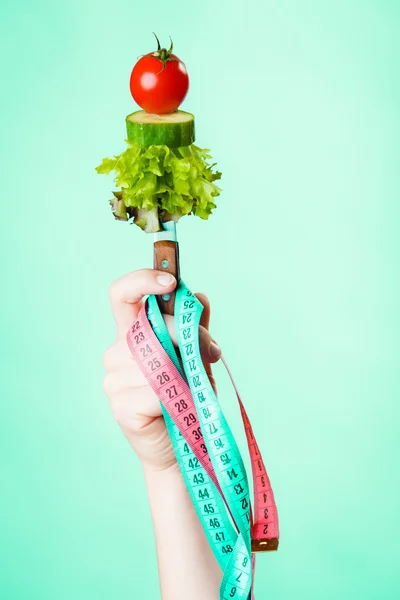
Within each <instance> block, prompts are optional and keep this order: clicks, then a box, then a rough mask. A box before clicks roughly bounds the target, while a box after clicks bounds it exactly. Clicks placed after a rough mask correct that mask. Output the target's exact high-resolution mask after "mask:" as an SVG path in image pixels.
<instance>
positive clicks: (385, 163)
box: [0, 0, 400, 600]
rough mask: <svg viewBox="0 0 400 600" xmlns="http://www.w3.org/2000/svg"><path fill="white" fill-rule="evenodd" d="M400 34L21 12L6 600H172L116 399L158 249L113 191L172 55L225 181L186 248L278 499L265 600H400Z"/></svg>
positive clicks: (395, 24) (393, 16)
mask: <svg viewBox="0 0 400 600" xmlns="http://www.w3.org/2000/svg"><path fill="white" fill-rule="evenodd" d="M399 25H400V5H399V3H398V2H397V1H395V0H393V1H389V0H386V1H385V0H376V1H373V0H363V1H361V0H359V1H356V0H339V1H336V2H324V1H322V2H313V1H311V0H310V1H307V0H304V1H303V0H299V1H297V0H291V1H290V0H287V1H285V2H283V1H282V2H269V1H267V2H265V1H262V0H259V1H256V0H248V1H247V2H242V1H240V2H239V1H238V0H236V1H232V0H231V1H228V0H226V1H219V2H212V1H211V0H203V1H202V2H200V3H195V2H183V1H175V2H172V3H167V2H161V1H159V0H153V1H152V2H149V3H145V2H138V1H137V0H131V1H124V0H114V2H103V1H96V2H95V1H94V0H91V1H88V2H81V1H78V0H74V1H73V0H71V1H64V2H57V1H56V0H53V1H48V2H45V1H43V2H38V1H33V2H28V1H24V0H19V1H16V2H11V1H9V2H4V3H3V4H2V8H1V25H0V26H1V38H0V39H1V41H0V48H1V59H2V67H1V88H2V89H1V100H0V102H1V111H0V114H1V139H2V148H1V169H2V178H1V190H2V207H3V208H2V211H3V212H2V215H3V216H2V235H1V243H2V259H3V261H2V279H1V282H2V285H1V302H2V313H1V314H2V329H3V335H2V342H3V343H2V355H1V370H2V388H3V391H2V419H1V422H2V424H1V434H0V436H1V437H0V452H1V488H2V491H1V496H0V504H1V556H0V564H1V567H0V597H1V598H2V599H4V600H36V599H40V600H91V599H96V600H111V599H112V600H122V599H130V598H132V599H135V600H136V599H137V600H139V598H152V599H153V598H154V599H157V598H159V591H158V579H157V563H156V554H155V549H154V543H153V534H152V529H151V519H150V514H149V508H148V503H147V498H146V491H145V487H144V483H143V479H142V474H141V469H140V465H139V463H138V460H137V459H136V456H135V455H134V453H133V451H132V450H131V449H130V447H129V446H128V444H127V442H126V441H125V439H124V437H123V436H122V434H121V433H120V431H119V429H118V426H117V425H116V423H115V422H114V421H113V419H112V416H111V413H110V410H109V406H108V400H107V398H106V396H105V395H104V393H103V391H102V387H101V382H102V377H103V368H102V365H101V357H102V354H103V352H104V350H105V349H106V347H107V346H108V345H109V344H111V343H112V342H113V341H114V334H115V331H114V322H113V319H112V316H111V313H110V308H109V300H108V288H109V285H110V283H111V282H112V280H113V279H116V278H117V277H120V276H121V275H123V274H124V273H126V272H128V271H131V270H134V269H137V268H142V267H146V266H151V264H152V239H151V237H150V236H146V235H145V234H144V233H142V232H141V231H140V230H139V229H137V228H136V227H134V226H128V225H126V224H125V223H119V222H114V220H113V218H112V216H111V213H110V210H109V206H108V199H109V198H110V197H111V196H110V191H111V189H112V188H113V182H112V178H111V177H109V178H107V177H104V176H102V177H100V176H98V175H97V174H96V172H95V171H94V167H95V166H96V165H97V164H99V162H100V161H101V159H102V158H103V157H104V156H109V155H112V154H117V153H119V152H121V151H122V150H123V149H124V147H125V144H124V138H125V129H124V127H125V125H124V118H125V116H126V114H128V113H129V112H132V111H133V110H134V109H135V105H134V103H133V100H132V99H131V97H130V93H129V86H128V83H129V75H130V71H131V68H132V66H133V64H134V62H135V60H136V58H137V56H138V55H140V54H143V53H145V52H148V51H150V50H152V49H153V48H154V41H153V38H152V33H151V32H152V31H156V32H157V33H158V35H159V36H160V38H161V39H162V41H164V42H167V40H168V35H171V36H172V37H173V39H174V42H175V47H176V52H177V54H178V55H179V56H181V57H182V59H184V60H185V62H186V64H187V67H188V69H189V73H190V75H191V88H190V93H189V95H188V97H187V99H186V100H185V102H184V105H183V108H184V109H186V110H189V111H192V112H194V113H195V114H196V119H197V134H198V135H197V142H198V144H199V145H201V146H204V147H208V148H211V150H212V153H213V155H214V158H215V160H217V161H218V166H219V168H220V169H221V170H222V171H223V180H222V182H221V185H222V187H223V190H224V191H223V195H222V196H221V197H220V200H219V202H218V209H217V210H216V211H215V214H214V215H213V216H212V218H211V219H210V220H209V222H204V221H201V220H200V219H195V218H193V217H187V218H185V219H183V220H182V221H181V224H180V226H179V239H180V246H181V254H182V275H183V278H184V280H185V282H186V283H187V284H188V285H189V286H190V287H191V289H192V290H193V291H203V292H206V293H207V294H208V295H209V298H210V301H211V305H212V320H211V324H212V333H213V335H214V336H215V338H216V339H217V340H218V341H219V343H220V344H221V346H222V347H223V350H224V353H225V356H226V359H227V361H228V364H229V365H230V367H231V369H232V371H233V373H234V375H235V377H236V380H237V384H238V386H239V389H240V390H241V391H242V393H243V397H244V400H245V403H246V406H247V408H248V411H249V413H250V416H251V417H252V418H253V422H254V427H255V431H256V434H257V435H258V437H259V444H260V446H261V448H262V450H263V452H264V455H265V460H266V463H267V468H268V470H269V473H270V477H271V480H272V483H273V486H274V489H275V495H276V500H277V503H278V508H279V514H280V520H281V546H280V549H279V551H278V552H277V553H274V554H270V555H264V556H260V557H259V560H258V575H257V582H256V592H257V593H256V596H257V598H258V599H264V598H265V599H267V598H270V599H271V600H300V599H304V600H305V599H307V600H331V599H332V600H333V599H335V600H337V599H338V598H341V599H346V600H347V599H351V600H358V599H360V600H375V599H377V598H379V599H382V600H391V599H393V600H394V599H395V598H398V597H399V594H400V590H399V571H398V561H399V534H400V527H399V489H400V488H399V479H398V461H399V445H398V427H399V415H400V410H399V407H398V404H399V386H398V374H399V364H398V356H399V344H398V333H399V330H398V325H399V317H398V310H399V293H398V291H399V286H398V259H399V241H398V235H399V234H398V228H399V221H398V219H399V211H398V208H397V203H398V200H399V143H398V140H399V112H398V111H399V100H400V94H399V92H400V86H399V83H400V81H399V50H400V41H399V37H398V31H399ZM256 324H257V325H256ZM216 377H217V381H218V382H219V389H220V397H221V400H222V402H223V404H224V407H225V410H226V413H227V416H228V418H229V420H230V421H231V422H232V425H233V427H234V429H235V431H237V433H238V436H239V438H240V440H241V444H242V446H243V436H242V432H241V429H240V421H239V415H238V409H237V405H236V403H235V398H234V395H233V393H232V390H231V387H230V384H229V380H228V377H227V375H226V374H225V372H224V371H223V368H222V366H218V367H217V369H216ZM171 551H173V540H171ZM188 600H189V597H188Z"/></svg>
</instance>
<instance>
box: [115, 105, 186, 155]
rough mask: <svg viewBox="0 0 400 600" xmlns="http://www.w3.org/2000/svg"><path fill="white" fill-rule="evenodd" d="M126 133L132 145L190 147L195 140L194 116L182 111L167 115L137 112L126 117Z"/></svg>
mask: <svg viewBox="0 0 400 600" xmlns="http://www.w3.org/2000/svg"><path fill="white" fill-rule="evenodd" d="M126 131H127V133H128V140H129V141H130V142H131V143H132V144H138V145H139V146H152V145H153V144H155V145H158V146H161V145H165V146H168V147H169V148H181V147H182V146H190V144H193V142H194V140H195V137H194V116H193V115H192V114H191V113H188V112H185V111H183V110H177V111H175V112H173V113H170V114H168V115H152V114H150V113H148V112H146V111H144V110H138V111H136V112H134V113H132V114H131V115H128V116H127V117H126Z"/></svg>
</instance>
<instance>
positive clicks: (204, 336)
mask: <svg viewBox="0 0 400 600" xmlns="http://www.w3.org/2000/svg"><path fill="white" fill-rule="evenodd" d="M175 286H176V279H175V278H174V277H173V276H172V275H169V274H167V273H165V272H162V271H155V270H153V269H141V270H139V271H134V272H133V273H128V274H127V275H125V276H124V277H121V278H120V279H117V280H116V281H114V283H113V284H112V285H111V287H110V299H111V306H112V311H113V314H114V318H115V321H116V324H117V338H116V341H115V343H114V344H113V345H112V346H110V347H109V348H107V350H106V351H105V353H104V355H103V365H104V368H105V369H106V375H105V377H104V380H103V389H104V391H105V393H106V394H107V396H108V398H109V399H110V404H111V409H112V412H113V415H114V417H115V419H116V420H117V422H118V423H119V425H120V427H121V429H122V431H123V432H124V434H125V436H126V438H127V439H128V441H129V443H130V444H131V446H132V448H133V449H134V450H135V452H136V454H137V455H138V457H139V459H140V460H141V462H142V463H143V466H144V467H145V468H146V469H153V470H155V471H160V470H163V469H167V468H169V467H170V466H172V465H174V464H175V462H176V460H175V455H174V452H173V449H172V446H171V442H170V440H169V437H168V433H167V430H166V426H165V422H164V418H163V416H162V411H161V406H160V401H159V399H158V398H157V396H156V394H155V393H154V391H153V389H152V388H151V387H150V385H149V384H148V383H147V380H146V378H145V377H144V375H143V374H142V372H141V370H140V368H139V366H138V365H137V363H136V361H135V359H134V358H133V356H132V354H131V352H130V350H129V348H128V344H127V341H126V334H127V332H128V330H129V327H130V326H131V325H132V322H133V320H134V319H135V318H136V316H137V315H138V313H139V310H140V308H141V306H142V300H143V297H144V296H145V295H147V294H167V293H169V292H172V291H173V290H174V289H175ZM195 295H196V296H197V298H198V299H199V301H200V302H201V304H202V305H203V306H204V310H203V312H202V315H201V320H200V346H201V355H202V359H203V363H204V366H205V368H206V371H207V373H208V376H209V378H210V381H211V383H212V385H213V387H214V390H215V391H216V387H215V381H214V379H213V377H212V371H211V365H210V363H214V362H216V361H217V360H218V359H219V358H220V356H221V351H220V349H219V347H218V346H217V345H216V344H215V342H214V340H213V338H211V336H210V334H209V332H208V327H209V322H210V305H209V302H208V299H207V297H206V296H205V295H204V294H195ZM163 317H164V320H165V322H166V325H167V327H168V331H169V334H170V336H171V338H172V341H173V343H174V345H175V346H177V345H178V344H177V340H176V335H175V330H174V318H173V317H172V316H170V315H163Z"/></svg>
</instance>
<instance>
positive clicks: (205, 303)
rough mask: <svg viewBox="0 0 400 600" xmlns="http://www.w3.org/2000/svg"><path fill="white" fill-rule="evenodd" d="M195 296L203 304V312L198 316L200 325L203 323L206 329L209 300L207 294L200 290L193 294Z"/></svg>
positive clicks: (208, 316) (208, 321) (207, 326)
mask: <svg viewBox="0 0 400 600" xmlns="http://www.w3.org/2000/svg"><path fill="white" fill-rule="evenodd" d="M195 296H196V298H197V299H198V300H199V301H200V304H202V305H203V312H202V313H201V317H200V325H203V327H205V328H206V329H209V328H210V312H211V311H210V302H209V300H208V298H207V296H206V295H205V294H203V293H201V292H198V293H197V294H195Z"/></svg>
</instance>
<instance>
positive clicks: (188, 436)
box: [127, 279, 279, 600]
mask: <svg viewBox="0 0 400 600" xmlns="http://www.w3.org/2000/svg"><path fill="white" fill-rule="evenodd" d="M202 311H203V306H202V304H201V303H200V301H199V300H198V299H197V298H196V296H194V295H193V294H192V292H191V291H190V290H189V289H188V288H187V287H186V285H185V284H184V282H183V281H182V279H180V280H179V283H178V285H177V288H176V296H175V310H174V321H175V331H176V335H177V339H178V347H179V352H180V357H181V361H182V363H181V362H180V360H179V358H178V355H177V353H176V351H175V347H174V345H173V343H172V340H171V338H170V335H169V333H168V330H167V327H166V325H165V322H164V319H163V317H162V314H161V311H160V309H159V306H158V303H157V299H156V297H155V296H154V295H151V296H149V297H148V299H147V300H146V301H145V302H144V303H143V305H142V308H141V310H140V312H139V315H138V317H137V318H136V319H135V321H134V322H133V324H132V326H131V328H130V330H129V331H128V333H127V342H128V346H129V348H130V350H131V353H132V355H133V356H134V358H135V360H136V362H137V363H138V365H139V367H140V369H141V371H142V372H143V374H144V375H145V377H146V379H147V380H148V382H149V384H150V385H151V387H152V388H153V390H154V392H155V393H156V394H157V396H158V398H159V400H160V403H161V407H162V412H163V415H164V418H165V423H166V427H167V430H168V434H169V436H170V439H171V443H172V446H173V449H174V452H175V455H176V459H177V462H178V465H179V468H180V470H181V473H182V476H183V478H184V481H185V484H186V487H187V489H188V492H189V495H190V497H191V500H192V502H193V505H194V508H195V510H196V512H197V515H198V517H199V519H200V522H201V524H202V527H203V529H204V531H205V534H206V536H207V539H208V541H209V543H210V546H211V548H212V551H213V553H214V555H215V557H216V559H217V561H218V563H219V565H220V567H221V569H222V571H223V576H222V581H221V586H220V600H231V599H232V598H235V600H236V599H237V600H250V599H252V598H253V597H254V596H253V587H254V572H255V552H262V551H269V550H276V549H277V547H278V540H279V525H278V513H277V508H276V504H275V500H274V494H273V491H272V488H271V484H270V480H269V478H268V475H267V471H266V469H265V465H264V462H263V459H262V457H261V453H260V451H259V448H258V446H257V442H256V439H255V437H254V434H253V431H252V428H251V424H250V421H249V419H248V416H247V414H246V411H245V409H244V406H243V403H242V400H241V398H240V395H239V392H238V390H237V388H236V385H235V383H234V381H233V377H232V374H231V372H230V371H229V368H228V366H227V364H226V362H225V360H224V358H223V357H222V361H223V363H224V365H225V367H226V369H227V371H228V374H229V376H230V379H231V381H232V384H233V386H234V389H235V392H236V395H237V398H238V402H239V406H240V411H241V415H242V419H243V424H244V428H245V433H246V438H247V443H248V448H249V454H250V458H251V467H252V476H253V488H254V509H253V510H252V505H251V499H250V490H249V484H248V480H247V474H246V470H245V467H244V464H243V460H242V457H241V455H240V452H239V449H238V447H237V444H236V441H235V439H234V437H233V435H232V432H231V430H230V428H229V425H228V423H227V421H226V419H225V416H224V414H223V412H222V410H221V407H220V404H219V401H218V398H217V396H216V394H215V392H214V390H213V387H212V385H211V383H210V380H209V378H208V376H207V373H206V371H205V368H204V365H203V361H202V359H201V353H200V342H199V326H200V317H201V313H202Z"/></svg>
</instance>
